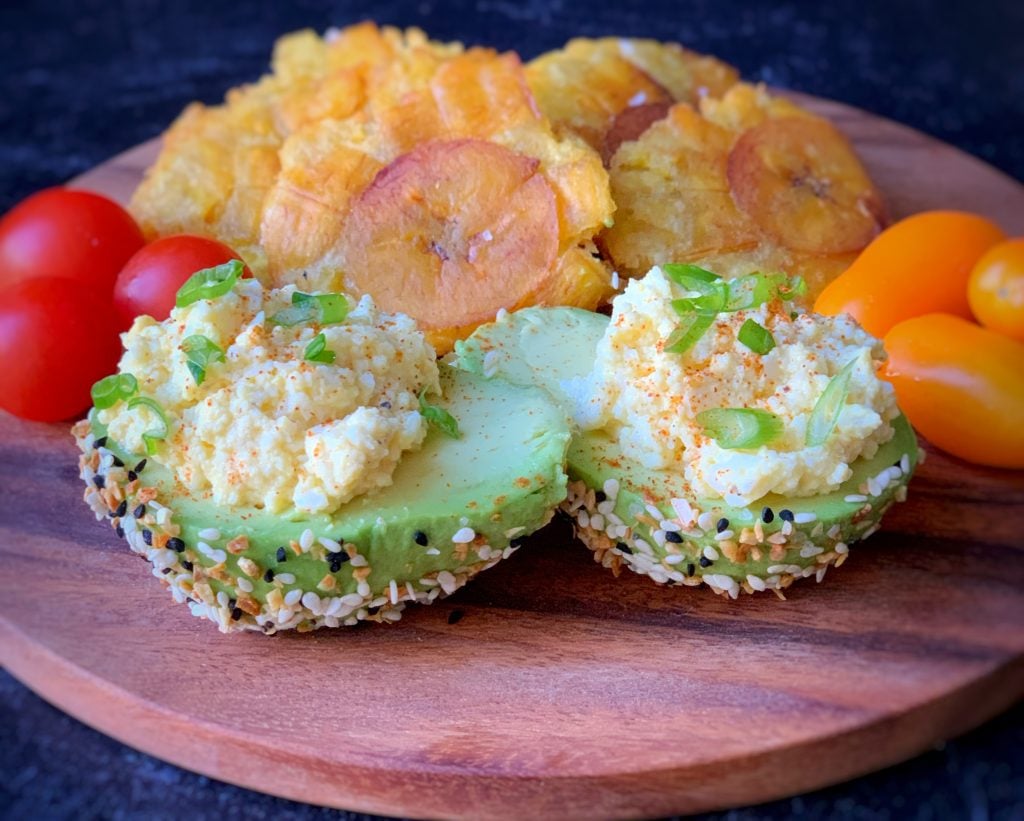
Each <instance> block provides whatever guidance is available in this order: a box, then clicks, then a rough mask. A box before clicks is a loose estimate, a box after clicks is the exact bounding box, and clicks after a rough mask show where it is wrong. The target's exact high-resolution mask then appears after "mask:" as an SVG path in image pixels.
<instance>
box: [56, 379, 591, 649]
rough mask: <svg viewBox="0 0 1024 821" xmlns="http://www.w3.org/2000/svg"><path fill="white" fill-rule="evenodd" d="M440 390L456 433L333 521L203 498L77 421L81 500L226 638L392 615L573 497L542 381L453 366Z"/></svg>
mask: <svg viewBox="0 0 1024 821" xmlns="http://www.w3.org/2000/svg"><path fill="white" fill-rule="evenodd" d="M441 388H442V396H443V399H442V403H443V404H444V405H445V406H446V408H447V409H448V410H449V412H451V413H452V414H453V415H454V416H455V417H456V419H457V420H458V423H459V428H460V430H461V434H462V435H461V437H460V438H459V439H452V438H449V437H447V436H445V435H444V434H443V433H442V432H440V431H438V430H435V429H433V428H432V429H431V430H430V432H429V434H428V435H427V438H426V440H425V442H424V444H423V447H422V448H421V449H420V450H417V451H413V452H410V453H407V454H406V455H404V456H403V457H402V460H401V462H400V463H399V465H398V467H397V468H396V470H395V473H394V476H393V479H394V482H393V484H392V485H390V486H389V487H387V488H383V489H381V490H379V491H377V492H374V493H371V494H367V495H364V496H361V497H359V498H357V499H353V500H352V501H351V502H349V503H347V504H345V505H343V506H342V507H341V508H340V509H339V510H337V511H336V512H335V513H334V514H332V515H329V516H328V515H317V516H311V515H303V514H299V513H293V514H291V515H283V516H282V515H272V514H269V513H267V512H265V511H262V510H258V509H255V508H248V509H246V508H237V509H224V508H221V507H218V506H216V505H214V504H213V503H211V502H209V501H206V500H204V499H200V498H193V497H191V496H189V495H188V494H187V493H186V492H185V491H184V490H183V489H182V488H181V487H180V486H179V485H177V484H176V482H175V480H174V477H173V475H172V474H171V472H170V471H169V470H168V469H167V468H166V467H164V466H162V465H161V464H160V463H159V455H157V456H155V457H149V458H143V457H142V456H140V455H138V454H129V453H126V452H124V450H123V449H121V448H120V447H119V446H118V445H117V443H115V442H112V441H110V440H109V439H108V438H107V437H106V435H105V431H104V430H102V429H95V430H94V429H93V425H94V424H95V422H92V423H91V422H90V421H83V422H80V423H79V424H78V425H76V426H75V429H74V431H73V433H74V434H75V436H76V439H77V442H78V446H79V448H80V449H81V450H82V455H81V458H80V468H81V476H82V478H83V479H84V480H85V482H86V485H87V489H86V492H85V499H86V501H87V502H88V503H89V505H90V506H91V507H92V508H93V510H94V511H95V513H96V516H97V518H107V519H109V521H110V522H111V525H112V526H113V527H114V528H115V530H116V531H117V533H118V534H119V535H121V536H123V537H124V538H125V539H126V540H127V542H128V544H129V546H130V547H131V549H132V550H133V551H135V552H136V553H140V554H142V555H144V556H145V557H146V558H147V559H148V560H149V561H150V563H151V564H152V565H153V575H155V576H156V577H157V578H159V579H161V580H162V581H163V582H164V584H165V585H167V586H168V587H170V590H171V593H172V594H173V596H174V598H175V599H176V600H177V601H179V602H188V603H189V605H190V607H191V609H192V612H193V614H194V615H196V616H200V617H204V618H208V619H210V620H212V621H215V622H216V623H217V624H218V626H219V627H220V629H221V631H222V632H232V631H235V630H260V631H263V632H265V633H274V632H276V631H278V630H284V629H297V630H300V631H304V630H311V629H315V628H318V627H337V626H338V625H353V624H356V623H357V622H359V621H364V620H369V621H378V622H379V621H397V620H398V619H399V618H400V617H401V610H402V609H403V607H404V606H405V604H406V603H407V602H411V601H415V602H420V603H430V602H433V601H434V600H435V599H437V598H438V597H440V596H444V595H448V594H450V593H453V592H454V591H455V590H457V589H458V588H459V587H461V586H462V585H464V584H465V583H466V582H467V581H468V580H469V579H471V578H472V577H473V576H474V575H476V574H477V573H479V572H480V571H482V570H486V569H487V568H489V567H492V566H493V565H495V564H497V563H498V562H499V561H500V560H501V559H503V558H507V557H508V556H510V555H511V554H512V553H513V552H514V551H515V550H516V549H517V548H518V547H519V546H520V544H521V543H522V540H523V537H524V536H526V535H528V534H529V533H531V532H533V531H535V530H537V529H539V528H540V527H542V526H543V525H545V524H546V523H547V522H548V521H549V520H550V519H551V517H552V515H553V514H554V511H555V509H556V508H557V506H558V504H559V503H560V502H562V501H563V500H564V499H565V497H566V481H567V479H566V474H565V472H564V470H563V465H564V463H565V454H566V448H567V446H568V444H569V440H570V436H571V431H570V426H569V422H568V420H567V418H566V415H565V413H564V411H563V410H562V409H561V408H560V407H559V406H558V405H557V404H556V403H555V402H554V401H552V399H551V398H550V396H549V395H548V394H547V393H546V392H545V391H543V390H541V389H540V388H537V387H529V386H526V387H524V386H517V385H513V384H510V383H509V382H507V381H504V380H500V379H484V378H483V377H480V376H477V375H474V374H471V373H467V372H464V371H457V370H454V369H452V368H448V367H445V366H442V367H441ZM97 428H99V426H97Z"/></svg>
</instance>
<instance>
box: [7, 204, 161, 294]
mask: <svg viewBox="0 0 1024 821" xmlns="http://www.w3.org/2000/svg"><path fill="white" fill-rule="evenodd" d="M144 243H145V240H144V239H143V237H142V231H140V230H139V226H138V225H136V224H135V220H133V219H132V217H131V215H130V214H129V213H128V212H127V211H125V210H124V209H123V208H122V207H121V206H120V205H118V204H117V203H116V202H114V201H113V200H109V199H107V198H106V197H101V196H100V195H99V194H92V193H90V192H88V191H71V190H69V189H66V188H48V189H46V190H45V191H40V192H39V193H38V194H33V195H32V196H31V197H29V198H28V199H26V200H23V201H22V202H20V203H19V204H18V205H16V206H14V208H12V209H11V210H10V211H9V212H8V213H7V214H6V215H5V216H4V218H3V219H2V220H0V287H2V288H7V287H10V286H12V285H14V284H15V283H18V282H23V281H25V280H28V279H34V278H36V277H62V278H65V279H74V280H78V281H79V282H83V283H85V284H87V285H88V286H89V287H90V288H93V289H94V290H95V291H96V292H97V293H102V294H103V296H104V297H106V298H107V299H109V298H110V291H111V289H112V288H113V287H114V280H115V279H117V275H118V272H119V271H120V270H121V268H122V267H124V264H125V263H126V262H127V261H128V259H129V258H130V257H131V255H132V254H134V253H135V252H136V251H138V250H139V249H140V248H141V247H142V246H143V244H144Z"/></svg>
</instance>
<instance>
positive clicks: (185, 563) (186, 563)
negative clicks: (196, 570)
mask: <svg viewBox="0 0 1024 821" xmlns="http://www.w3.org/2000/svg"><path fill="white" fill-rule="evenodd" d="M181 566H182V567H184V568H185V569H186V570H188V571H189V572H191V571H192V562H190V561H189V560H188V559H182V560H181Z"/></svg>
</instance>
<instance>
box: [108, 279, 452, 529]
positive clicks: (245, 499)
mask: <svg viewBox="0 0 1024 821" xmlns="http://www.w3.org/2000/svg"><path fill="white" fill-rule="evenodd" d="M296 293H299V294H300V295H301V296H302V298H309V297H315V296H316V295H303V294H301V292H297V291H296V289H295V287H294V286H287V287H285V288H281V289H279V290H267V289H265V288H263V287H262V286H261V285H260V283H259V282H258V281H256V280H253V279H249V280H240V281H238V282H237V283H236V284H235V285H234V287H233V288H232V289H231V290H230V291H228V292H227V293H225V294H223V295H222V296H219V297H218V298H216V299H201V300H198V301H195V302H193V303H192V304H190V305H187V306H185V307H179V308H175V309H174V310H173V311H172V312H171V315H170V317H169V318H168V319H166V320H165V321H163V322H157V321H156V320H154V319H152V318H151V317H148V316H141V317H139V318H138V319H136V320H135V323H134V324H133V325H132V327H131V329H130V330H129V331H128V332H127V333H125V334H124V335H123V337H122V339H123V343H124V348H125V352H124V355H123V356H122V358H121V362H120V366H119V370H120V371H121V373H123V374H131V375H133V376H134V377H135V378H136V379H137V380H138V392H139V394H140V395H144V396H146V397H149V398H151V399H152V403H150V404H137V405H135V406H134V407H129V405H128V403H123V402H122V403H119V404H117V405H115V406H114V407H111V408H108V409H105V410H102V411H100V412H99V421H100V422H101V423H102V424H103V425H104V426H105V427H106V429H107V431H108V435H109V436H110V437H111V438H112V439H114V440H115V441H117V442H119V443H121V444H122V446H123V447H125V448H127V449H128V450H129V451H131V452H135V453H143V452H145V450H146V438H147V436H150V437H151V436H152V433H151V432H152V431H154V430H158V431H162V429H163V428H164V427H166V431H165V432H164V436H163V439H162V442H161V445H160V454H159V456H160V461H161V462H162V463H163V464H164V465H165V466H166V467H168V468H170V469H171V470H172V471H173V473H174V475H175V477H176V479H177V481H178V482H179V483H180V484H181V485H182V486H183V487H184V489H185V490H186V491H187V492H188V494H189V495H191V496H194V497H199V498H206V499H208V500H210V501H212V502H213V503H214V504H216V505H222V506H228V507H238V506H251V507H255V508H261V509H264V510H267V511H268V512H271V513H280V512H282V511H285V510H288V509H291V508H294V509H295V510H296V511H299V512H302V513H330V512H332V511H334V510H336V509H337V508H338V507H339V506H340V505H342V504H344V503H345V502H347V501H349V500H350V499H353V498H355V497H357V496H360V495H362V494H365V493H369V492H371V491H373V490H376V489H378V488H382V487H386V486H388V485H390V484H391V482H392V473H393V472H394V470H395V467H396V465H397V464H398V462H399V460H400V459H401V458H402V455H403V453H406V452H407V451H410V450H415V449H417V448H419V447H420V446H421V444H422V442H423V439H424V437H425V436H426V431H427V423H426V421H425V420H424V418H423V416H422V415H421V413H420V411H419V399H418V397H419V395H420V393H422V392H423V391H424V390H426V391H427V392H428V393H436V392H437V391H438V368H437V363H436V359H435V354H434V351H433V349H432V348H431V347H430V345H429V344H427V342H426V341H425V340H424V337H423V334H422V333H421V332H420V331H419V330H418V329H417V327H416V325H415V323H414V322H413V320H412V319H410V318H409V317H407V316H404V315H401V314H387V313H383V312H381V311H378V310H377V309H376V308H375V307H374V304H373V301H372V300H371V299H370V298H369V297H364V298H363V299H361V300H360V301H359V302H358V303H357V304H356V305H355V306H354V307H353V308H352V310H351V311H349V312H348V313H347V315H346V316H345V317H344V320H343V321H340V322H337V323H333V324H326V325H323V326H320V325H317V324H315V323H311V322H303V321H296V320H301V317H302V313H301V311H299V312H298V313H296V303H295V295H296ZM338 298H339V299H343V298H341V297H340V295H339V296H338ZM299 304H300V306H301V303H299ZM289 312H290V313H289ZM275 317H276V319H275Z"/></svg>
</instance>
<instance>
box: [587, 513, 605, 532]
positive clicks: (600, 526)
mask: <svg viewBox="0 0 1024 821" xmlns="http://www.w3.org/2000/svg"><path fill="white" fill-rule="evenodd" d="M590 526H591V527H592V528H594V530H604V516H602V515H601V514H600V513H595V514H594V515H593V516H591V517H590Z"/></svg>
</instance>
